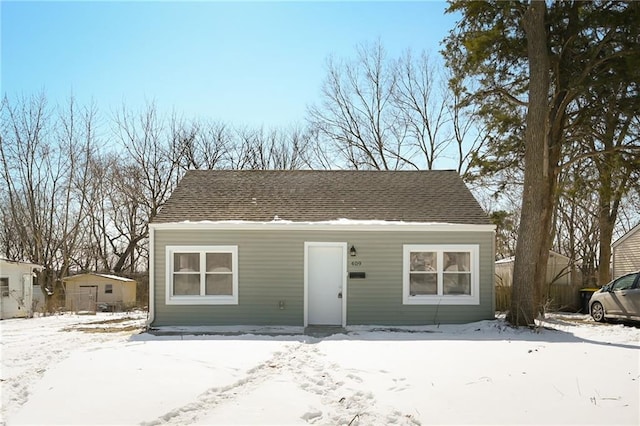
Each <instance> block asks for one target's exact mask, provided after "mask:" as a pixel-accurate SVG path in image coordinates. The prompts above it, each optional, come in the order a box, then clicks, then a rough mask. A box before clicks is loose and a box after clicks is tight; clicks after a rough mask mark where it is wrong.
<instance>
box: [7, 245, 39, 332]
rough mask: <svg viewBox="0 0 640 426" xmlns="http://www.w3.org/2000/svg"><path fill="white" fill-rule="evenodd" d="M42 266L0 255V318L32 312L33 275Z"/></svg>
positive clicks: (24, 315) (15, 316)
mask: <svg viewBox="0 0 640 426" xmlns="http://www.w3.org/2000/svg"><path fill="white" fill-rule="evenodd" d="M42 269H43V268H42V266H40V265H36V264H33V263H28V262H18V261H13V260H8V259H4V258H1V257H0V319H8V318H25V317H30V316H31V315H32V313H33V311H32V309H33V276H34V272H35V271H36V270H42Z"/></svg>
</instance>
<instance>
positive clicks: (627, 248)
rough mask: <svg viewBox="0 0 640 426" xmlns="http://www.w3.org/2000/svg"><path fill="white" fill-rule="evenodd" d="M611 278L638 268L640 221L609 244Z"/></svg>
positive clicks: (639, 257) (639, 267)
mask: <svg viewBox="0 0 640 426" xmlns="http://www.w3.org/2000/svg"><path fill="white" fill-rule="evenodd" d="M611 253H612V255H613V262H612V264H613V268H612V271H611V272H612V274H613V278H614V279H616V278H618V277H621V276H622V275H626V274H630V273H631V272H635V271H638V270H640V223H639V224H637V225H636V226H635V227H634V228H633V229H631V230H630V231H629V232H627V233H626V234H624V235H623V236H622V237H620V238H619V239H618V240H616V241H615V242H614V243H613V244H612V245H611Z"/></svg>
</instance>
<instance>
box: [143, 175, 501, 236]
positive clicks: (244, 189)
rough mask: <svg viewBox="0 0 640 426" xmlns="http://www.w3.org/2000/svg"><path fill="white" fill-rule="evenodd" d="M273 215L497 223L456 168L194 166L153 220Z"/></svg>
mask: <svg viewBox="0 0 640 426" xmlns="http://www.w3.org/2000/svg"><path fill="white" fill-rule="evenodd" d="M274 219H276V220H277V219H281V220H288V221H292V222H323V221H331V220H337V219H350V220H383V221H403V222H440V223H460V224H480V225H486V224H490V223H491V222H490V221H489V219H488V217H487V215H486V214H485V212H484V211H483V210H482V208H481V207H480V205H479V204H478V202H477V201H476V200H475V198H474V197H473V195H472V194H471V192H470V191H469V190H468V188H467V187H466V186H465V184H464V183H463V181H462V179H461V178H460V176H459V175H458V174H457V173H456V172H455V171H451V170H438V171H431V170H430V171H354V170H322V171H320V170H294V171H275V170H242V171H236V170H192V171H188V172H187V173H186V174H185V176H184V177H183V178H182V180H181V181H180V183H179V184H178V186H177V188H176V189H175V190H174V192H173V194H172V195H171V197H170V198H169V200H168V201H167V203H166V204H165V205H164V207H162V209H161V210H160V212H159V213H158V215H157V216H156V218H155V219H154V220H153V223H171V222H184V221H189V222H199V221H229V220H233V221H239V220H242V221H255V222H270V221H273V220H274Z"/></svg>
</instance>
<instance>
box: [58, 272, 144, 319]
mask: <svg viewBox="0 0 640 426" xmlns="http://www.w3.org/2000/svg"><path fill="white" fill-rule="evenodd" d="M62 283H63V286H64V289H65V308H66V309H67V310H70V311H74V312H79V311H90V312H95V311H96V310H98V311H100V310H109V311H121V310H123V309H129V308H132V307H133V306H135V304H136V285H137V283H136V281H135V280H132V279H130V278H124V277H119V276H116V275H108V274H96V273H87V274H78V275H71V276H68V277H65V278H63V279H62Z"/></svg>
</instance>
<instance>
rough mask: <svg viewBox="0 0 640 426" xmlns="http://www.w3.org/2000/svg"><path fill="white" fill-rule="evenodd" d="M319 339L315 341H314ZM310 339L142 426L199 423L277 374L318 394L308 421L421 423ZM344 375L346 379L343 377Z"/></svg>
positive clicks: (323, 422)
mask: <svg viewBox="0 0 640 426" xmlns="http://www.w3.org/2000/svg"><path fill="white" fill-rule="evenodd" d="M315 342H317V341H315ZM313 343H314V340H312V341H310V342H300V343H298V344H295V345H292V346H291V347H290V348H289V349H288V350H286V351H280V352H276V353H274V355H273V356H272V357H271V358H270V359H268V360H267V361H265V362H263V363H261V364H259V365H257V366H256V367H254V368H252V369H250V370H248V371H247V373H246V375H245V376H244V377H243V378H241V379H240V380H237V381H236V382H234V383H231V384H229V385H227V386H220V387H213V388H210V389H208V390H206V391H205V392H203V393H202V394H200V395H199V396H198V397H197V399H196V401H194V402H191V403H189V404H186V405H183V406H181V407H177V408H175V409H173V410H171V411H168V412H167V413H165V414H163V415H162V416H160V417H158V418H156V419H154V420H150V421H148V422H143V423H141V425H143V426H158V425H183V424H190V423H195V422H197V421H198V419H199V418H201V417H203V416H205V415H207V414H209V413H211V412H212V411H213V410H215V409H216V407H219V406H222V405H223V404H226V403H230V402H233V401H235V400H236V399H237V398H239V397H241V396H243V395H246V394H248V393H250V392H252V391H254V390H256V389H258V387H259V386H260V385H261V384H262V383H265V382H267V381H269V380H271V379H274V378H276V377H279V376H286V377H289V378H291V379H292V381H293V382H294V383H296V384H297V385H298V387H299V388H300V389H302V390H303V391H305V392H309V393H312V394H315V395H317V396H319V397H320V400H321V403H322V405H321V407H318V408H315V407H313V408H312V409H310V410H307V411H306V412H303V413H302V414H301V416H300V419H302V420H304V421H306V422H307V423H310V424H338V425H351V426H355V425H358V424H372V423H376V424H402V425H419V424H420V422H419V421H418V420H417V419H415V418H413V417H412V416H411V415H405V414H403V413H401V412H400V411H398V410H394V409H392V408H389V407H379V406H378V405H377V404H376V400H375V397H374V395H373V394H372V393H371V392H368V391H363V390H361V389H358V385H360V387H362V379H361V378H360V377H358V376H357V375H354V374H351V373H349V372H346V371H344V370H342V369H341V367H340V366H339V365H338V364H335V363H329V362H327V361H326V360H324V359H323V358H325V355H323V354H322V353H321V352H320V351H319V350H318V348H317V346H316V345H314V344H313ZM340 378H342V380H341V379H340Z"/></svg>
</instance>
